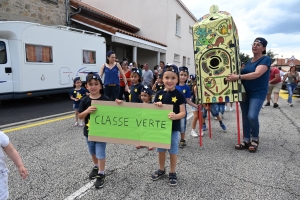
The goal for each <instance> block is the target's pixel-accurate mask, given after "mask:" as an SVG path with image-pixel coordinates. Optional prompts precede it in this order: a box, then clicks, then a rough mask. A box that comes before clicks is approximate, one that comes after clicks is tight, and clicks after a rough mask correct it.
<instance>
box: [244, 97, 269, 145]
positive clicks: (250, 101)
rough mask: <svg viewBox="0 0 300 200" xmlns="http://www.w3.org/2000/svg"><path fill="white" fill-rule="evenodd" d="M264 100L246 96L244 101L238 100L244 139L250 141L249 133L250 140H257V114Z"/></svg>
mask: <svg viewBox="0 0 300 200" xmlns="http://www.w3.org/2000/svg"><path fill="white" fill-rule="evenodd" d="M263 103H264V100H261V99H255V98H246V101H245V102H240V105H241V110H242V120H243V130H244V140H245V141H250V133H251V134H252V140H258V136H259V121H258V115H259V112H260V110H261V107H262V105H263Z"/></svg>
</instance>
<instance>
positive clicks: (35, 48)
mask: <svg viewBox="0 0 300 200" xmlns="http://www.w3.org/2000/svg"><path fill="white" fill-rule="evenodd" d="M25 49H26V61H27V62H42V63H52V62H53V59H52V47H49V46H41V45H31V44H25Z"/></svg>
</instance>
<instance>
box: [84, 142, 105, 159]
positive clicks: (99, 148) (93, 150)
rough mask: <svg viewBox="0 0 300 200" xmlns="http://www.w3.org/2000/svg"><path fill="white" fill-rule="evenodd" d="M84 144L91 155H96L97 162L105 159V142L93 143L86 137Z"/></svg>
mask: <svg viewBox="0 0 300 200" xmlns="http://www.w3.org/2000/svg"><path fill="white" fill-rule="evenodd" d="M86 143H87V145H88V149H89V152H90V154H91V155H96V158H97V159H98V160H102V159H104V158H106V153H105V150H106V142H93V141H89V140H88V138H87V137H86Z"/></svg>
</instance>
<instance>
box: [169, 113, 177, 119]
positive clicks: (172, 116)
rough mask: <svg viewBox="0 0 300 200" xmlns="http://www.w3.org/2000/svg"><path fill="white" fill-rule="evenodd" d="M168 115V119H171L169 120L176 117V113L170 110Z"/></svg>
mask: <svg viewBox="0 0 300 200" xmlns="http://www.w3.org/2000/svg"><path fill="white" fill-rule="evenodd" d="M168 117H169V119H171V120H175V119H176V114H175V113H174V112H170V113H169V114H168Z"/></svg>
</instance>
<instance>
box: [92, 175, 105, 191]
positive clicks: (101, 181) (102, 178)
mask: <svg viewBox="0 0 300 200" xmlns="http://www.w3.org/2000/svg"><path fill="white" fill-rule="evenodd" d="M104 182H105V174H97V176H96V182H95V184H94V185H95V188H96V189H99V188H103V186H104Z"/></svg>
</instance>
